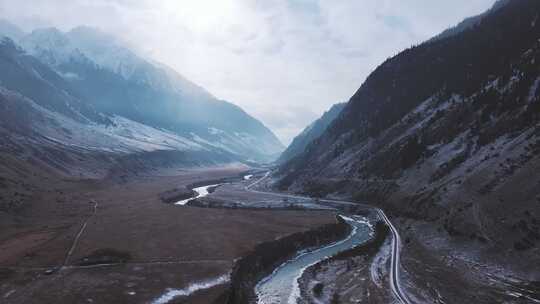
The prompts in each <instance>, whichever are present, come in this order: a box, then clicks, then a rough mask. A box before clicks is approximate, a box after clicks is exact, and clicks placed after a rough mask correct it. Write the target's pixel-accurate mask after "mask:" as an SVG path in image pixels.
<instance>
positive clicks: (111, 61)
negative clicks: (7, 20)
mask: <svg viewBox="0 0 540 304" xmlns="http://www.w3.org/2000/svg"><path fill="white" fill-rule="evenodd" d="M19 41H20V42H21V45H22V46H23V48H24V49H25V50H26V51H27V52H28V54H30V55H32V56H34V57H36V58H38V59H39V60H40V61H41V62H43V63H44V64H46V65H48V66H49V67H50V68H52V69H53V70H54V71H56V72H57V73H58V74H59V75H61V76H62V77H63V78H64V80H65V81H67V82H69V83H70V87H71V88H73V89H74V91H76V94H77V95H78V96H79V97H81V98H82V99H83V100H84V101H85V102H87V103H88V104H91V105H92V106H93V107H94V108H95V109H96V110H97V111H99V112H102V113H104V114H107V115H111V116H120V117H124V118H127V119H129V120H131V121H134V122H138V123H141V124H145V125H148V126H150V127H153V128H157V129H166V130H168V131H170V132H173V133H175V134H177V135H179V136H181V137H183V138H192V139H196V140H199V141H201V142H209V143H212V145H214V146H219V147H220V148H221V149H224V150H226V151H229V152H231V153H233V154H236V155H238V156H240V157H243V158H245V159H249V160H255V161H271V160H273V158H274V157H275V156H276V155H278V154H279V153H280V152H281V151H282V150H283V148H284V147H283V146H282V144H281V143H280V142H279V140H278V139H277V138H276V137H275V135H274V134H273V133H272V132H271V131H270V130H268V128H266V127H265V126H264V125H263V124H262V123H260V122H259V121H257V120H256V119H254V118H253V117H251V116H249V115H248V114H247V113H245V112H244V111H243V110H242V109H240V108H239V107H237V106H235V105H232V104H230V103H228V102H226V101H222V100H218V99H216V98H215V97H213V96H212V95H211V94H210V93H208V92H207V91H206V90H204V89H203V88H201V87H199V86H197V85H195V84H193V83H192V82H190V81H188V80H186V79H185V78H184V77H182V76H181V75H180V74H178V73H177V72H176V71H174V70H173V69H171V68H169V67H167V66H166V65H163V64H160V63H155V62H153V61H152V60H147V59H145V58H143V57H141V56H139V55H137V54H136V53H135V52H133V51H132V50H130V49H129V48H127V47H126V46H124V45H123V44H122V42H121V41H119V40H117V39H115V38H114V37H112V36H110V35H107V34H105V33H102V32H100V31H98V30H96V29H93V28H89V27H78V28H75V29H73V30H71V31H70V32H67V33H63V32H60V31H59V30H57V29H55V28H47V29H37V30H34V31H33V32H32V33H30V34H28V35H26V36H24V37H22V38H21V39H20V40H19ZM214 129H215V130H220V132H219V133H216V132H212V131H211V130H214Z"/></svg>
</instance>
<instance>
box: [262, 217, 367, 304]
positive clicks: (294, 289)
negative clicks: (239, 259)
mask: <svg viewBox="0 0 540 304" xmlns="http://www.w3.org/2000/svg"><path fill="white" fill-rule="evenodd" d="M341 217H342V218H343V219H344V220H345V221H346V222H347V223H348V224H349V225H351V226H352V231H351V233H350V234H349V236H348V237H347V238H345V239H343V240H341V241H338V242H336V243H333V244H330V245H328V246H326V247H322V248H318V249H315V250H312V251H306V252H303V253H299V254H298V255H297V256H296V257H295V258H293V259H291V260H290V261H287V262H285V263H283V264H282V265H281V266H280V267H278V268H277V269H276V270H274V272H273V273H272V274H271V275H269V276H268V277H266V278H264V279H263V280H261V281H260V282H259V283H258V284H257V286H256V287H255V293H256V294H257V298H258V303H259V304H270V303H287V304H296V303H297V298H298V297H299V296H300V289H299V286H298V279H299V278H300V277H301V276H302V274H303V272H304V271H305V270H306V269H307V268H308V267H309V266H311V265H314V264H317V263H318V262H320V261H322V260H324V259H326V258H328V257H331V256H334V255H336V254H338V253H340V252H343V251H345V250H348V249H351V248H354V247H356V246H358V245H361V244H363V243H364V242H366V241H367V240H368V239H369V238H370V237H371V236H372V234H373V229H372V227H371V225H370V223H369V222H368V221H367V220H366V219H365V218H363V217H360V216H352V217H346V216H341Z"/></svg>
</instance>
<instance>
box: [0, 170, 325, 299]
mask: <svg viewBox="0 0 540 304" xmlns="http://www.w3.org/2000/svg"><path fill="white" fill-rule="evenodd" d="M245 170H246V168H245V167H226V168H214V169H200V170H183V171H176V172H168V173H167V174H162V175H159V174H153V175H151V176H138V177H131V178H127V179H123V180H120V181H119V180H109V179H105V180H99V181H96V180H85V181H68V180H64V181H54V182H51V183H50V184H47V185H46V186H47V187H46V188H47V189H48V190H45V191H39V192H36V193H33V195H32V197H30V198H29V199H28V200H27V202H26V203H25V204H24V205H23V206H21V207H20V208H19V209H18V210H17V211H16V212H15V213H13V212H12V213H1V214H0V222H1V223H0V225H1V229H0V299H1V301H0V302H2V303H60V302H62V303H126V302H129V303H149V302H151V301H153V300H156V299H157V298H159V297H160V296H161V295H163V294H165V293H166V292H167V289H168V288H172V289H178V290H180V292H181V290H182V289H183V288H186V287H189V286H190V284H193V283H196V282H202V283H204V282H206V281H208V280H211V279H213V278H216V277H219V276H221V275H224V274H228V273H229V272H230V271H231V268H232V266H233V261H234V260H235V259H237V258H239V257H241V256H242V255H245V254H246V252H248V251H249V250H251V249H252V248H253V247H254V246H255V245H256V244H258V243H260V242H265V241H270V240H274V239H276V238H279V237H283V236H285V235H289V234H292V233H295V232H300V231H306V230H310V229H312V228H314V227H318V226H321V225H323V224H327V223H332V222H334V221H335V217H334V213H333V212H328V211H310V213H309V216H306V211H302V210H296V211H295V210H273V211H270V210H260V211H257V210H232V209H208V208H196V207H187V206H186V207H184V206H175V205H170V204H165V203H163V202H162V201H161V200H160V194H161V193H163V192H165V191H168V190H171V189H174V188H178V187H181V186H185V185H188V184H192V183H194V182H201V181H205V180H215V179H219V178H225V177H238V176H239V175H240V174H241V173H242V172H244V171H245ZM44 183H47V182H46V181H44ZM94 208H95V209H94ZM224 288H225V287H224V286H217V287H214V288H210V289H206V290H202V291H200V292H196V293H194V294H193V296H192V297H190V298H189V302H190V303H211V302H213V301H214V300H215V299H216V297H218V296H219V295H220V294H221V293H222V292H223V290H224ZM180 300H181V301H183V300H185V298H182V297H181V298H180Z"/></svg>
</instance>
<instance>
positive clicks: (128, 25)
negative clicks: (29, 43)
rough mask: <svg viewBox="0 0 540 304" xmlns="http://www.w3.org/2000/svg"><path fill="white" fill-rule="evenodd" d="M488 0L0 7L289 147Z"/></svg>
mask: <svg viewBox="0 0 540 304" xmlns="http://www.w3.org/2000/svg"><path fill="white" fill-rule="evenodd" d="M493 2H494V1H493V0H455V1H430V0H409V1H400V0H362V1H359V0H332V1H323V0H220V1H215V0H161V1H153V0H109V1H107V0H33V1H18V0H1V1H0V12H1V13H2V16H3V17H4V18H7V19H8V20H10V21H12V22H14V23H16V24H18V25H20V26H22V27H23V28H24V29H25V30H31V29H33V28H36V27H43V26H45V25H48V26H50V25H52V26H56V27H58V28H60V29H63V30H69V29H70V28H73V27H75V26H78V25H82V24H84V25H89V26H94V27H98V28H100V29H102V30H104V31H107V32H110V33H112V34H114V35H116V36H118V37H120V38H122V39H123V40H125V41H127V43H129V44H130V45H132V46H133V47H135V48H136V49H137V50H138V51H139V52H140V53H142V54H144V55H146V56H149V57H152V58H154V59H156V60H158V61H162V62H164V63H166V64H168V65H170V66H172V67H173V68H175V69H176V70H178V71H179V72H180V73H181V74H183V75H185V76H186V77H187V78H188V79H191V80H192V81H194V82H196V83H198V84H200V85H201V86H203V87H205V88H207V89H208V90H209V91H210V92H212V93H213V94H214V95H216V96H218V97H219V98H221V99H226V100H228V101H231V102H233V103H235V104H237V105H239V106H241V107H242V108H244V109H245V110H246V111H247V112H249V113H251V114H252V115H254V116H255V117H257V118H259V119H260V120H262V121H263V122H264V123H265V124H266V125H267V126H269V127H270V128H271V129H273V130H274V131H275V132H276V134H277V135H278V136H279V137H280V138H281V139H282V140H283V141H284V142H285V143H288V142H289V141H290V140H291V139H292V137H293V136H294V135H296V134H297V133H298V132H300V131H301V129H302V128H304V127H305V126H306V125H308V124H309V123H311V121H313V120H314V119H316V118H317V117H318V116H319V115H320V114H321V113H322V112H324V111H325V110H327V109H328V108H329V107H330V106H331V105H332V104H334V103H337V102H343V101H346V100H348V99H349V98H350V96H351V95H352V94H354V92H355V91H356V90H357V89H358V87H360V85H361V84H362V82H363V81H364V79H365V78H366V77H367V76H368V75H369V73H370V72H371V71H373V70H374V69H375V68H376V67H377V65H378V64H380V63H381V62H382V61H383V60H384V59H386V58H388V57H390V56H392V55H395V54H397V53H398V52H399V51H400V50H402V49H404V48H407V47H409V46H411V45H413V44H417V43H420V42H421V41H424V40H426V39H428V38H430V37H432V36H434V35H436V34H438V33H439V32H441V31H443V30H444V29H445V28H447V27H450V26H453V25H455V24H457V23H458V22H459V21H461V20H462V19H464V18H465V17H468V16H471V15H475V14H478V13H481V12H482V11H484V10H486V9H487V8H489V7H490V6H491V5H492V4H493Z"/></svg>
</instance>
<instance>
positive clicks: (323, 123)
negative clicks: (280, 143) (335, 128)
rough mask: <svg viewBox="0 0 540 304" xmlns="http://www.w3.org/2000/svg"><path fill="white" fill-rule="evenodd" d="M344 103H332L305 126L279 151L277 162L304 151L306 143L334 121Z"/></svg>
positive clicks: (320, 133)
mask: <svg viewBox="0 0 540 304" xmlns="http://www.w3.org/2000/svg"><path fill="white" fill-rule="evenodd" d="M345 105H346V103H338V104H335V105H333V106H332V107H331V108H330V109H329V110H328V111H326V112H324V114H323V115H322V116H321V118H319V119H317V120H316V121H314V122H313V123H311V124H310V125H309V126H307V127H306V128H305V129H304V130H303V131H302V133H300V134H299V135H298V136H296V137H295V138H294V139H293V141H292V143H291V144H290V145H289V146H288V147H287V149H286V150H285V151H283V153H281V156H280V157H279V159H278V162H279V163H284V162H286V161H289V160H291V159H292V158H294V157H295V156H297V155H299V154H301V153H302V152H304V150H305V149H306V147H307V145H309V144H310V143H311V142H312V141H313V140H315V139H317V138H318V137H319V136H321V135H322V134H323V133H324V131H326V128H327V127H328V126H329V125H330V124H331V123H332V122H333V121H334V119H335V118H336V117H337V116H338V115H339V113H341V111H342V110H343V108H344V107H345Z"/></svg>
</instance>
